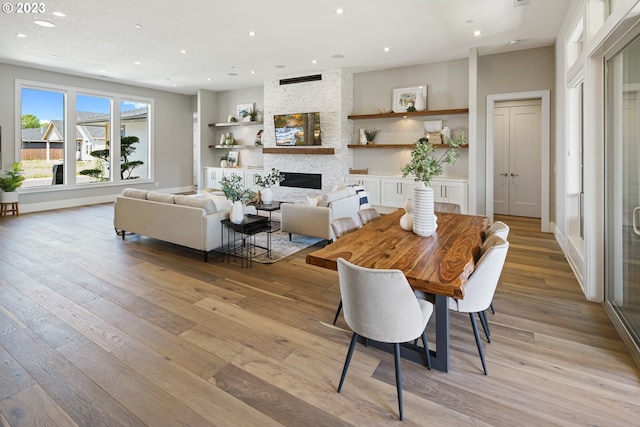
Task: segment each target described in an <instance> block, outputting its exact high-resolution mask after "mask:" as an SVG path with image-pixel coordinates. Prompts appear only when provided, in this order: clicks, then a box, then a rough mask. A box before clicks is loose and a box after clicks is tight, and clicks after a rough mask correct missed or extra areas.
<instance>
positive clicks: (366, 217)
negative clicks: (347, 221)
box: [358, 208, 380, 225]
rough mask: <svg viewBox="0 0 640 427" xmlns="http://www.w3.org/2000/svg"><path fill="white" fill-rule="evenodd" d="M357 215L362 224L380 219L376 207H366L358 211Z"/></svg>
mask: <svg viewBox="0 0 640 427" xmlns="http://www.w3.org/2000/svg"><path fill="white" fill-rule="evenodd" d="M358 217H359V218H360V222H361V223H362V225H365V224H368V223H370V222H371V221H375V220H376V219H380V213H378V211H377V210H376V208H366V209H361V210H359V211H358Z"/></svg>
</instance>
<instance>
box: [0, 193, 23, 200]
mask: <svg viewBox="0 0 640 427" xmlns="http://www.w3.org/2000/svg"><path fill="white" fill-rule="evenodd" d="M19 200H20V196H19V194H18V192H17V191H9V192H6V191H0V203H18V201H19Z"/></svg>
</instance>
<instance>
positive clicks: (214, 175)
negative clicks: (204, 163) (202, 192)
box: [204, 168, 223, 190]
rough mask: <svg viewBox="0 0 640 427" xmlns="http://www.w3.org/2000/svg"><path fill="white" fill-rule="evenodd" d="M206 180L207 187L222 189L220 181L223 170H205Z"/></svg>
mask: <svg viewBox="0 0 640 427" xmlns="http://www.w3.org/2000/svg"><path fill="white" fill-rule="evenodd" d="M204 170H205V176H206V177H207V180H206V187H207V188H211V189H214V190H219V189H220V188H221V185H220V180H221V179H222V170H223V169H222V168H204Z"/></svg>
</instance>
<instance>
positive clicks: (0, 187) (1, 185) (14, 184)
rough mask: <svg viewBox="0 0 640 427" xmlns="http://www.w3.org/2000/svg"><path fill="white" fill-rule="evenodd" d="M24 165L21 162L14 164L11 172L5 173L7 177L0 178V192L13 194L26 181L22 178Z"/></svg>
mask: <svg viewBox="0 0 640 427" xmlns="http://www.w3.org/2000/svg"><path fill="white" fill-rule="evenodd" d="M22 172H23V170H22V164H21V163H20V162H14V163H13V164H12V165H11V170H10V171H7V172H5V175H6V176H5V177H2V178H0V191H4V192H6V193H11V192H12V191H16V190H17V189H18V188H19V187H20V186H21V185H22V181H24V176H22Z"/></svg>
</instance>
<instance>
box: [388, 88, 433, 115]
mask: <svg viewBox="0 0 640 427" xmlns="http://www.w3.org/2000/svg"><path fill="white" fill-rule="evenodd" d="M392 108H393V112H394V113H404V112H405V111H407V110H408V109H411V108H415V109H416V111H423V110H426V109H427V85H423V86H414V87H403V88H399V89H394V90H393V104H392Z"/></svg>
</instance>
